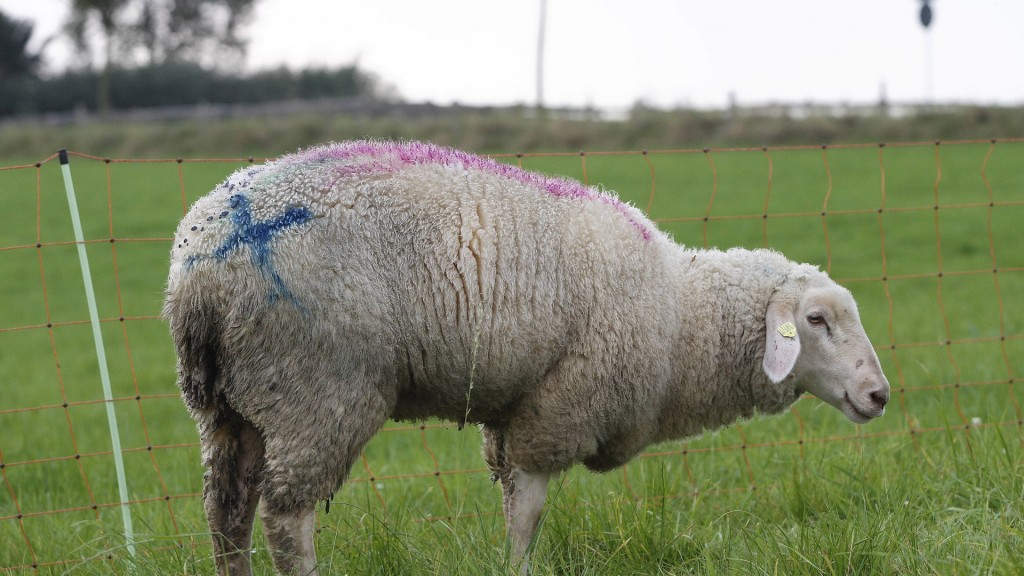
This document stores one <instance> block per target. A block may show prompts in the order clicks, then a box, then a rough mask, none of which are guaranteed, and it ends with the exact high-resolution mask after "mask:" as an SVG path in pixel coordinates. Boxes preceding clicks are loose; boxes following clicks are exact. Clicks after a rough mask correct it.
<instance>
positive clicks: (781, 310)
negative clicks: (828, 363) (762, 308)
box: [763, 302, 800, 384]
mask: <svg viewBox="0 0 1024 576" xmlns="http://www.w3.org/2000/svg"><path fill="white" fill-rule="evenodd" d="M765 326H766V327H767V333H766V336H765V346H764V364H763V366H764V373H765V374H767V375H768V378H769V379H770V380H771V381H772V382H773V383H775V384H778V383H779V382H782V381H783V380H784V379H785V378H786V376H788V375H789V373H790V372H791V371H792V370H793V365H794V364H796V358H797V356H799V355H800V335H799V334H797V331H796V325H795V324H794V317H793V306H792V305H790V304H784V303H781V302H771V303H770V304H768V314H767V315H766V316H765Z"/></svg>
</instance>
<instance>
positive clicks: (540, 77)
mask: <svg viewBox="0 0 1024 576" xmlns="http://www.w3.org/2000/svg"><path fill="white" fill-rule="evenodd" d="M547 13H548V3H547V0H540V24H539V25H538V27H537V109H538V110H540V109H543V108H544V34H545V28H547Z"/></svg>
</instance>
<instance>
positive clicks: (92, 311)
mask: <svg viewBox="0 0 1024 576" xmlns="http://www.w3.org/2000/svg"><path fill="white" fill-rule="evenodd" d="M58 155H59V156H60V170H61V174H62V175H63V176H64V190H65V192H67V194H68V208H69V209H70V211H71V224H72V226H74V229H75V245H76V246H77V247H78V261H79V263H80V264H81V267H82V281H83V282H84V283H85V300H86V302H87V303H88V305H89V320H90V323H91V324H92V338H93V341H94V343H95V344H96V361H97V362H98V363H99V367H100V381H101V383H102V384H103V400H104V405H105V406H106V407H107V424H108V425H109V427H110V444H111V449H112V451H113V454H114V469H115V471H116V472H117V489H118V493H119V495H120V498H121V519H122V520H123V522H124V539H125V543H126V545H127V547H128V553H129V554H130V555H131V556H132V557H134V556H135V536H134V533H133V530H132V513H131V510H129V508H128V483H127V481H126V479H125V474H124V455H123V454H122V453H121V434H120V433H119V432H118V429H117V415H116V414H115V413H114V398H113V393H112V392H111V389H110V372H109V371H108V369H107V353H106V350H105V349H104V347H103V334H102V332H101V331H100V317H99V313H98V312H97V310H96V293H95V292H94V290H93V285H92V273H91V272H90V271H89V257H88V255H87V254H86V251H85V236H84V234H83V233H82V220H81V218H80V217H79V214H78V201H77V199H76V197H75V185H74V183H73V182H72V181H71V166H70V165H69V164H68V151H67V150H64V149H61V150H60V151H59V152H58Z"/></svg>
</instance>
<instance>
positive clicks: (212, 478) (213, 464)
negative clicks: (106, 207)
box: [201, 412, 264, 576]
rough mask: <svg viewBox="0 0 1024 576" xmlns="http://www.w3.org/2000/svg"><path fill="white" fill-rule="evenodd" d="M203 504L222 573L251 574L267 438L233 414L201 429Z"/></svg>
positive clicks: (215, 554)
mask: <svg viewBox="0 0 1024 576" xmlns="http://www.w3.org/2000/svg"><path fill="white" fill-rule="evenodd" d="M201 436H202V449H203V461H204V464H205V465H206V466H207V468H208V469H209V470H208V471H207V472H206V474H205V475H204V476H203V502H204V507H205V509H206V518H207V521H208V522H209V525H210V531H211V533H212V535H213V550H214V557H215V560H216V563H217V573H218V574H220V575H221V576H245V575H248V574H251V571H252V569H251V566H250V562H249V554H250V549H251V543H252V526H253V519H254V517H255V514H256V506H257V504H258V503H259V492H258V488H259V486H258V485H259V481H260V475H261V473H262V470H263V464H264V445H263V438H262V436H260V433H259V432H258V431H257V430H256V428H254V427H253V425H252V424H250V423H249V422H247V421H246V420H245V419H243V418H242V417H241V416H240V415H238V414H237V413H234V412H229V413H227V414H225V413H221V414H219V415H217V416H215V417H214V418H212V419H211V420H209V421H208V422H207V423H206V424H205V425H204V426H203V427H202V434H201Z"/></svg>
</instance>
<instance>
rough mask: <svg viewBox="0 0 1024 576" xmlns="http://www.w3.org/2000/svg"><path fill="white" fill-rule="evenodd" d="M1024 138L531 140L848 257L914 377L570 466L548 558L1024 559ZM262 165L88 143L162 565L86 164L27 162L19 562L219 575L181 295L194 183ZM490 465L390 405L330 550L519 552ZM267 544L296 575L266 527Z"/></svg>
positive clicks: (929, 564) (5, 262) (701, 222)
mask: <svg viewBox="0 0 1024 576" xmlns="http://www.w3.org/2000/svg"><path fill="white" fill-rule="evenodd" d="M282 152H283V151H282ZM1022 153H1024V144H1013V143H999V144H996V145H995V146H993V147H990V146H989V145H988V144H981V145H942V146H939V147H935V146H915V147H886V148H881V149H880V148H878V147H873V146H872V147H862V148H828V149H826V150H822V149H820V148H811V149H800V150H796V149H785V150H783V149H771V150H769V151H768V152H763V151H760V150H754V151H745V152H721V151H711V152H710V153H702V152H699V151H698V152H693V153H684V154H683V153H672V154H669V153H651V154H647V155H644V154H639V153H638V154H629V155H601V154H588V155H586V156H582V157H581V156H579V155H575V154H573V155H567V156H526V157H524V158H522V159H521V162H522V164H523V166H524V167H526V168H528V169H536V170H541V171H545V172H549V173H556V174H564V175H567V176H570V177H574V178H579V179H584V178H585V179H586V180H587V181H588V182H589V183H591V184H598V185H601V186H604V187H606V188H609V189H614V190H617V191H618V192H619V193H620V195H622V196H623V197H624V198H626V199H627V200H630V201H631V202H633V203H635V204H636V205H638V206H640V207H641V208H646V207H647V206H648V204H649V202H650V208H651V216H652V217H653V218H654V219H656V220H657V221H658V222H659V225H660V226H661V227H662V228H664V229H665V230H668V231H669V232H670V233H672V234H673V235H674V237H675V238H676V240H677V241H679V242H682V243H686V244H691V245H709V246H719V247H726V246H734V245H740V246H747V247H758V246H770V247H773V248H776V249H779V250H781V251H782V252H784V253H786V254H787V255H788V256H790V257H791V258H793V259H796V260H802V261H808V262H813V263H816V264H818V265H820V266H821V267H823V268H826V269H828V270H829V271H830V272H831V273H832V275H833V276H834V277H836V278H838V279H841V280H843V281H845V284H846V285H847V286H848V287H849V288H850V289H851V290H852V291H853V292H854V294H855V296H856V297H857V299H858V302H859V304H860V308H861V315H862V317H863V320H864V324H865V328H866V329H867V331H868V334H869V336H870V337H871V338H872V341H873V342H874V343H875V344H876V346H877V348H878V350H879V356H880V359H881V361H882V363H883V367H884V369H885V370H886V373H887V374H888V376H889V379H890V381H891V383H892V386H893V400H892V404H891V408H890V410H889V413H888V414H887V416H886V417H885V418H883V419H881V420H880V421H877V422H873V423H872V424H870V425H868V426H864V427H856V426H854V425H852V424H850V423H849V422H847V421H846V420H845V418H844V417H843V416H842V415H841V414H839V413H838V412H837V411H835V410H833V409H831V408H829V407H827V406H824V405H823V404H822V403H820V402H818V401H817V400H815V399H813V398H805V399H802V400H801V401H800V402H799V403H798V404H797V405H796V406H795V408H794V409H793V410H792V411H790V413H788V414H786V415H783V416H780V417H775V418H763V419H756V420H754V421H751V422H746V423H740V424H737V425H734V426H732V427H730V428H728V429H726V430H723V431H721V432H719V433H716V434H708V435H705V436H703V437H700V438H695V439H691V440H689V441H688V442H677V443H670V444H666V445H662V446H656V447H652V449H651V451H650V453H649V454H648V455H647V456H645V457H642V458H639V459H637V460H636V461H634V462H633V463H631V464H629V465H628V466H627V467H625V468H624V469H623V470H620V471H614V472H611V473H608V474H605V475H595V474H591V473H588V472H585V471H584V470H579V469H574V470H572V471H570V472H569V473H567V474H566V475H564V476H563V477H562V478H560V479H558V480H557V481H556V482H555V483H553V484H552V487H551V490H550V492H549V498H550V500H549V506H548V507H547V511H546V514H545V517H544V521H543V527H542V530H541V536H540V539H539V541H538V542H537V548H536V551H535V554H534V560H533V565H534V567H535V569H536V573H538V574H690V573H694V574H709V575H710V574H736V573H744V574H868V573H870V574H979V573H985V574H989V573H992V574H1017V573H1021V572H1022V571H1024V552H1022V551H1024V469H1022V468H1024V449H1022V446H1024V432H1022V426H1021V418H1022V414H1021V403H1022V402H1024V390H1022V389H1021V385H1020V383H1019V379H1020V375H1021V374H1022V373H1024V310H1022V308H1021V298H1020V295H1021V294H1024V251H1022V250H1021V249H1020V240H1019V238H1020V225H1021V223H1024V171H1022V170H1021V168H1020V166H1021V165H1022V162H1021V161H1022V159H1024V154H1022ZM506 160H507V161H512V162H519V161H520V160H519V159H517V158H514V157H513V158H507V159H506ZM16 163H18V162H15V161H11V162H0V166H3V165H13V164H16ZM244 164H245V163H244V162H242V163H239V162H221V163H206V162H188V161H186V162H184V163H181V164H178V163H175V162H170V163H116V162H115V163H111V164H106V163H104V162H102V161H96V160H89V159H85V158H79V157H73V158H72V170H73V174H74V179H75V185H76V189H77V192H78V203H79V206H80V209H81V212H82V218H83V222H84V227H85V235H86V238H87V239H89V240H95V242H92V243H90V244H89V245H88V254H89V257H90V262H91V268H92V272H93V277H94V281H95V284H96V290H97V297H98V305H99V313H100V316H101V317H102V318H103V319H104V320H105V321H104V322H103V328H102V331H103V337H104V343H105V347H106V350H107V356H108V363H109V366H110V370H111V376H112V384H113V388H114V396H115V398H118V400H117V401H116V402H115V407H116V413H117V417H118V422H119V425H120V430H121V436H122V444H123V447H124V449H125V463H126V467H127V473H128V474H127V475H128V484H129V493H130V498H131V500H132V501H133V504H132V505H131V506H130V509H131V511H132V514H133V518H134V522H135V530H136V532H137V538H138V542H137V546H138V550H139V554H138V556H137V557H136V558H135V559H134V560H131V559H130V558H129V556H128V555H127V553H126V550H125V547H124V541H123V535H122V534H121V528H120V522H121V516H120V509H119V508H118V507H117V506H112V505H111V504H112V503H114V502H117V498H118V497H117V486H116V479H115V477H114V472H113V460H112V458H111V456H110V455H109V451H110V439H109V433H108V430H107V424H106V414H105V408H104V405H103V404H102V403H100V402H97V400H98V399H101V398H102V395H101V391H100V390H101V388H100V381H99V376H98V368H97V362H96V356H95V352H94V348H93V344H92V339H91V332H90V327H89V325H88V324H86V323H83V321H84V320H87V318H88V313H87V309H86V306H85V301H84V296H83V291H82V284H81V273H80V271H79V267H78V259H77V253H76V248H75V246H74V245H73V244H70V242H71V241H72V239H73V236H72V231H71V225H70V221H69V219H68V214H67V201H66V199H65V197H64V191H63V183H62V181H61V178H60V171H59V169H58V166H57V163H56V161H51V162H48V163H46V164H44V165H42V167H40V168H39V169H36V168H35V167H28V168H24V169H18V170H0V197H2V201H3V205H4V207H5V209H4V211H3V212H2V213H0V270H2V271H3V272H2V274H0V294H2V295H3V296H4V299H3V303H2V304H0V451H2V456H0V461H2V463H3V464H4V467H3V469H2V473H3V478H2V480H3V482H2V485H0V573H4V572H9V571H13V572H15V573H21V572H26V573H33V570H32V569H31V567H30V566H31V565H32V564H33V563H38V564H40V565H42V567H41V568H39V569H38V570H37V571H36V572H38V573H42V574H51V573H52V574H63V573H71V574H108V573H111V572H114V573H129V572H130V571H131V566H132V565H134V566H135V567H136V568H137V573H142V574H149V573H154V574H155V573H160V574H167V573H178V574H193V573H195V574H206V573H211V572H212V571H213V565H212V561H211V559H210V558H209V555H210V546H209V544H208V538H207V536H206V534H205V530H206V525H205V519H204V518H203V515H202V507H201V503H200V500H199V498H198V497H197V496H196V494H197V493H198V492H199V491H200V490H201V477H202V472H203V471H202V468H201V466H200V465H199V457H198V449H197V448H196V446H195V442H196V435H195V430H194V426H193V424H192V422H191V420H190V419H189V418H188V415H187V413H186V411H185V409H184V407H183V406H182V404H181V402H180V400H179V399H178V398H177V396H176V389H175V385H174V358H173V351H172V349H171V345H170V338H169V336H168V334H167V328H166V326H165V325H164V324H163V323H162V322H161V321H160V320H158V319H156V318H155V316H156V315H157V314H158V312H159V307H160V302H161V298H162V289H163V284H164V281H165V277H166V264H167V255H168V251H169V237H170V235H171V234H172V232H173V230H174V227H175V225H176V223H177V220H178V219H179V218H180V217H181V215H182V213H183V210H184V205H183V200H182V196H183V194H184V197H185V199H184V204H188V203H190V202H192V201H193V200H194V199H195V198H197V197H198V196H200V195H202V194H204V193H205V192H206V191H207V190H209V189H211V188H212V187H213V186H214V185H215V184H216V183H218V182H219V181H220V180H221V179H223V178H224V176H226V175H227V174H228V173H229V172H230V171H232V170H234V169H235V168H237V167H239V166H241V165H244ZM983 168H984V172H983ZM769 174H770V175H771V178H770V179H769ZM652 175H653V178H652ZM108 182H109V185H108ZM37 183H38V187H37ZM652 188H653V189H654V192H655V193H654V196H653V201H650V195H651V190H652ZM37 189H38V191H39V192H40V194H39V196H38V198H37ZM108 190H109V206H108ZM883 193H884V200H883ZM712 197H713V202H712V201H711V200H712ZM936 198H937V203H938V205H939V209H938V210H936V209H935V205H936ZM826 199H827V202H826ZM37 205H38V210H37ZM766 206H767V212H768V217H767V218H765V217H763V214H764V213H765V211H766ZM111 207H112V208H111ZM880 208H881V209H882V211H881V212H879V209H880ZM823 212H824V213H825V215H824V216H823V215H822V213H823ZM111 213H112V214H113V217H112V222H111V219H110V218H108V214H111ZM705 217H706V218H707V219H706V220H705ZM37 218H38V222H39V227H38V236H37V225H36V222H37ZM111 227H112V228H113V233H111ZM883 234H884V242H883ZM112 236H113V237H114V238H115V239H116V241H115V242H113V243H111V242H110V241H109V239H110V238H111V237H112ZM826 239H827V242H826ZM990 239H991V240H990ZM37 242H40V243H41V244H42V247H41V248H36V243H37ZM883 253H884V257H885V259H884V265H883ZM993 253H994V255H995V256H994V257H995V263H993ZM115 257H116V268H115V265H114V261H115ZM940 261H941V265H940ZM40 262H41V263H42V266H41V265H40ZM41 267H42V271H43V273H44V274H43V275H41V273H40V271H41ZM993 268H997V269H998V272H996V273H993ZM940 271H941V272H942V276H941V277H940V276H939V274H938V273H939V272H940ZM115 272H116V279H117V280H116V282H115ZM44 277H45V293H44V290H43V278H44ZM883 277H884V278H885V279H884V280H883V279H882V278H883ZM997 286H998V292H997ZM118 294H120V297H118ZM940 296H941V298H940ZM122 317H124V318H125V319H124V320H123V321H122V320H121V318H122ZM48 324H50V325H51V327H47V325H48ZM947 341H948V342H949V344H946V342H947ZM894 346H895V348H894ZM136 396H139V399H138V400H136ZM65 402H67V403H68V406H67V407H66V408H65V407H64V406H63V404H64V403H65ZM972 419H976V420H972ZM150 447H152V449H150ZM76 455H79V457H78V458H76V457H75V456H76ZM435 460H436V463H435ZM482 468H483V463H482V460H481V458H480V456H479V434H478V433H477V432H476V431H475V430H472V429H467V430H463V431H459V430H457V429H456V427H455V426H453V425H447V424H442V423H436V422H428V423H426V424H425V425H424V426H422V427H421V426H420V425H419V424H418V423H417V424H408V423H400V424H391V425H389V426H388V428H387V429H386V431H384V432H382V433H381V434H379V435H378V436H377V437H376V438H375V439H374V440H373V441H372V442H371V443H370V444H369V445H368V446H367V448H366V452H365V461H364V463H359V464H357V465H356V467H355V470H354V472H353V475H352V478H351V481H350V483H349V484H348V485H347V486H345V487H344V488H343V489H342V490H341V491H340V492H339V493H338V495H337V496H336V497H335V500H334V502H333V504H332V505H331V511H330V514H324V513H323V511H321V513H320V515H319V531H320V533H319V536H318V540H317V542H318V553H319V557H320V560H321V566H322V567H323V568H324V570H323V571H324V572H325V573H338V574H344V573H355V574H364V573H367V574H432V573H440V574H467V575H468V574H507V573H512V572H513V570H512V568H511V567H510V566H509V565H508V562H507V559H506V551H505V548H504V529H503V521H502V519H501V517H500V510H501V503H500V489H499V488H497V487H492V486H491V483H490V481H489V479H488V477H487V473H486V472H483V471H482V470H481V469H482ZM435 472H440V474H435ZM15 500H16V503H15ZM94 505H95V506H96V508H95V509H93V506H94ZM19 514H21V515H22V517H21V518H18V515H19ZM29 545H31V549H30V547H29ZM255 548H256V550H257V553H256V555H255V559H256V566H257V572H258V573H269V572H270V570H271V569H270V561H269V556H268V554H267V553H266V550H265V548H264V542H263V540H262V537H261V536H260V535H259V534H257V538H256V541H255Z"/></svg>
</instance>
